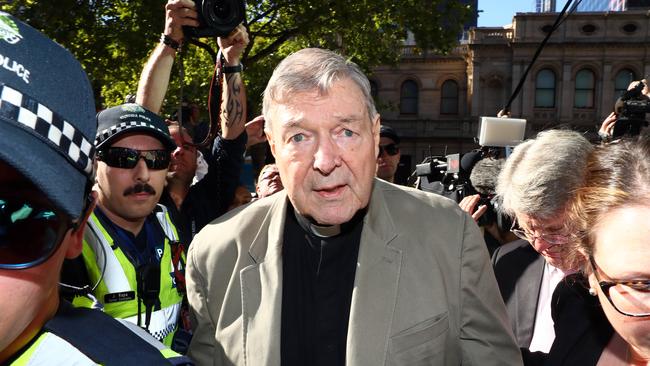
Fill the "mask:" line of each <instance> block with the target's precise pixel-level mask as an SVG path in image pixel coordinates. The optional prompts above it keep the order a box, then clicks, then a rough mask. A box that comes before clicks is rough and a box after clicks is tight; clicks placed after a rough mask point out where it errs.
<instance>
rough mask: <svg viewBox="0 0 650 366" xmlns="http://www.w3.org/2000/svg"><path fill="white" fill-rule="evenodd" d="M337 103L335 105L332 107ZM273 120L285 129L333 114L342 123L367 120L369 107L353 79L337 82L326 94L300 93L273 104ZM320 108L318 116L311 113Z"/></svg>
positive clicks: (312, 91) (316, 92) (314, 91)
mask: <svg viewBox="0 0 650 366" xmlns="http://www.w3.org/2000/svg"><path fill="white" fill-rule="evenodd" d="M332 104H335V106H332ZM270 107H271V108H270V109H271V113H273V115H274V120H277V121H278V124H279V125H281V126H282V127H284V128H290V127H294V126H296V125H300V124H302V123H304V122H306V121H307V119H308V118H314V117H324V116H328V117H333V118H334V119H336V120H339V121H342V122H356V121H366V120H368V119H369V117H368V110H367V108H366V105H365V103H364V98H363V94H362V93H361V90H360V88H359V87H358V86H357V85H356V84H355V83H354V82H352V81H351V80H348V79H344V80H339V81H336V82H335V83H334V84H333V85H332V87H331V88H330V89H329V90H328V91H327V92H324V93H320V92H319V91H318V90H316V89H315V90H310V91H304V92H298V93H295V94H292V95H291V96H287V97H285V98H283V100H281V101H274V102H272V103H271V106H270ZM314 109H316V110H317V111H318V114H317V115H316V116H314V115H312V114H310V113H308V112H313V111H314Z"/></svg>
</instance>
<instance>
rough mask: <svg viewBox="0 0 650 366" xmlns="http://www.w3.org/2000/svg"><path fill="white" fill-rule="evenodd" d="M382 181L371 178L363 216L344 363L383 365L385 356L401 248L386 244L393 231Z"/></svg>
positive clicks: (395, 297)
mask: <svg viewBox="0 0 650 366" xmlns="http://www.w3.org/2000/svg"><path fill="white" fill-rule="evenodd" d="M384 185H385V183H380V182H377V181H375V184H374V189H373V193H372V198H371V201H370V202H371V203H370V207H369V209H368V214H367V215H366V218H365V219H364V226H363V231H362V234H361V243H360V246H359V257H358V260H357V270H356V275H355V280H354V282H355V283H354V290H353V292H352V305H351V309H350V321H349V326H348V335H347V350H346V358H347V360H346V364H347V365H383V364H384V363H385V360H386V352H387V348H388V339H389V336H390V327H391V321H392V318H393V311H394V309H395V303H396V301H397V288H398V286H397V285H398V279H399V273H400V268H401V267H400V266H401V260H402V252H401V250H399V249H396V248H393V247H390V246H388V244H389V243H390V242H391V241H392V240H394V239H395V238H396V237H397V234H396V232H397V231H396V229H395V225H394V223H393V219H392V217H391V215H390V213H389V211H388V207H387V205H386V202H385V197H384V194H383V191H382V189H383V186H384Z"/></svg>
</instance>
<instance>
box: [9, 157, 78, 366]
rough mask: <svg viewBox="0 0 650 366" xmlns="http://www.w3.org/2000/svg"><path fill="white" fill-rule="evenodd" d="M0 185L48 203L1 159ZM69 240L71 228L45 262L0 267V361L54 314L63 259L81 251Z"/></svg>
mask: <svg viewBox="0 0 650 366" xmlns="http://www.w3.org/2000/svg"><path fill="white" fill-rule="evenodd" d="M0 187H1V189H2V191H3V192H5V193H4V194H10V195H11V197H9V198H18V197H21V198H24V199H27V200H30V202H40V203H42V204H45V205H51V203H50V202H48V201H47V200H46V199H45V198H44V197H45V196H44V194H43V193H42V192H41V191H39V190H38V189H36V188H35V187H34V186H33V185H32V184H31V182H30V181H28V180H27V179H26V178H24V177H23V176H22V175H20V174H19V173H18V172H17V171H16V170H15V169H13V168H12V167H10V166H9V165H7V164H5V163H4V162H2V161H0ZM79 189H83V187H79ZM79 239H80V238H79ZM72 243H73V234H72V230H68V231H67V232H66V234H65V236H64V238H63V241H62V242H61V245H60V247H59V248H58V249H57V251H56V252H55V253H54V255H52V256H51V257H50V258H49V259H48V260H47V261H45V262H43V263H41V264H39V265H37V266H35V267H30V268H27V269H20V270H6V269H0V293H1V294H3V295H2V296H0V363H2V362H3V361H5V359H6V357H8V356H9V355H11V354H12V353H14V352H16V351H17V350H18V349H20V348H21V347H22V346H24V345H25V344H26V343H27V342H28V341H29V340H30V339H31V338H32V337H33V336H35V335H36V334H37V331H38V330H39V329H40V328H41V326H42V325H43V323H44V322H45V321H47V320H48V319H50V318H51V317H52V316H53V315H54V312H55V311H56V309H57V306H58V303H59V295H58V288H59V284H58V283H59V274H60V272H61V266H62V264H63V259H64V258H66V257H67V258H74V257H76V256H78V255H79V253H81V245H80V241H79V243H78V245H77V246H75V245H73V244H72Z"/></svg>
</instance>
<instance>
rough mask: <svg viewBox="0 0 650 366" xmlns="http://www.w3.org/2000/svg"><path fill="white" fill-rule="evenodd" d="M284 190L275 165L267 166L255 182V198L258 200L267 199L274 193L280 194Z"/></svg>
mask: <svg viewBox="0 0 650 366" xmlns="http://www.w3.org/2000/svg"><path fill="white" fill-rule="evenodd" d="M283 189H284V186H283V185H282V180H280V172H279V171H278V167H277V166H276V165H267V166H266V168H264V170H263V171H262V172H261V173H260V178H259V181H258V182H257V187H255V190H256V191H257V196H258V197H259V198H264V197H268V196H270V195H272V194H274V193H277V192H280V191H281V190H283Z"/></svg>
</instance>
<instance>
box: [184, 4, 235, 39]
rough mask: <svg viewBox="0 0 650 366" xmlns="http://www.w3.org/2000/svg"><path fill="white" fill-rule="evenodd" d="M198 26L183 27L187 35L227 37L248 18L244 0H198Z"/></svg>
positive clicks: (193, 36)
mask: <svg viewBox="0 0 650 366" xmlns="http://www.w3.org/2000/svg"><path fill="white" fill-rule="evenodd" d="M196 10H197V12H198V13H199V16H198V18H199V23H200V25H199V26H198V27H183V28H184V29H183V31H184V33H185V35H186V36H187V37H191V38H201V37H215V36H216V37H226V36H228V35H229V34H230V33H231V32H232V31H233V30H234V29H235V28H237V26H238V25H239V24H240V23H241V22H243V21H244V19H245V18H246V4H245V2H244V0H198V1H197V2H196Z"/></svg>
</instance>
